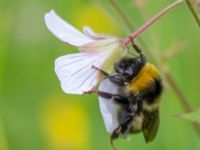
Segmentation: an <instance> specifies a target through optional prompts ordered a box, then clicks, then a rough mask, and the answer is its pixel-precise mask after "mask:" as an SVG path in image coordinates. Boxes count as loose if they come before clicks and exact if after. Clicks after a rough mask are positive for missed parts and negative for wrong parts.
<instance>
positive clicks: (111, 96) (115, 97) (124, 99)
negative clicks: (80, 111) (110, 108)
mask: <svg viewBox="0 0 200 150" xmlns="http://www.w3.org/2000/svg"><path fill="white" fill-rule="evenodd" d="M84 94H89V95H90V94H96V95H98V96H100V97H103V98H106V99H109V100H113V101H115V102H116V103H117V104H128V101H127V97H124V96H121V95H117V94H111V93H107V92H102V91H96V90H91V91H87V92H84Z"/></svg>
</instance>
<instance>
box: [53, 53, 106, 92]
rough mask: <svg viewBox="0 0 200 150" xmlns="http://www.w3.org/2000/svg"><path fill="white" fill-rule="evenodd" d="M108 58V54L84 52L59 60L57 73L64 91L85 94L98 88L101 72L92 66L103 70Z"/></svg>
mask: <svg viewBox="0 0 200 150" xmlns="http://www.w3.org/2000/svg"><path fill="white" fill-rule="evenodd" d="M106 56H107V52H104V53H102V52H101V53H100V52H96V53H86V52H82V53H77V54H70V55H66V56H62V57H59V58H57V59H56V61H55V72H56V74H57V76H58V78H59V80H60V82H61V86H62V89H63V91H64V92H65V93H68V94H83V92H86V91H89V90H91V89H92V88H93V87H94V86H96V84H97V82H98V80H99V71H97V70H96V69H94V68H92V65H94V66H96V67H98V68H101V66H102V65H103V63H104V61H105V59H106Z"/></svg>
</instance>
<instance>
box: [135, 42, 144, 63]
mask: <svg viewBox="0 0 200 150" xmlns="http://www.w3.org/2000/svg"><path fill="white" fill-rule="evenodd" d="M132 46H133V48H134V49H135V51H136V52H137V53H138V54H140V59H141V62H142V63H143V64H145V63H146V57H145V56H144V54H143V52H142V50H141V49H140V48H139V47H138V46H137V45H136V44H135V43H134V42H133V41H132Z"/></svg>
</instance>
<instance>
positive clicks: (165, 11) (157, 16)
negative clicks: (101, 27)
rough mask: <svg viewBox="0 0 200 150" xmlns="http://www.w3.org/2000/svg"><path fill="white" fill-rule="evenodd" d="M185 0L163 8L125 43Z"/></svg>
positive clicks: (179, 0) (128, 41)
mask: <svg viewBox="0 0 200 150" xmlns="http://www.w3.org/2000/svg"><path fill="white" fill-rule="evenodd" d="M182 2H183V0H178V1H176V2H174V3H172V4H170V5H169V6H167V7H166V8H164V9H163V10H161V11H160V12H159V13H158V14H157V15H155V16H154V17H153V18H151V19H150V20H149V21H147V22H146V23H145V24H144V25H143V26H141V27H140V28H139V29H137V31H136V32H134V33H133V34H131V35H130V36H129V37H128V38H127V39H126V40H124V44H125V45H128V44H129V43H130V42H131V41H133V40H134V39H135V38H136V37H138V36H139V35H140V34H141V33H143V32H144V31H145V30H146V29H147V28H149V27H150V26H151V25H152V24H154V23H155V22H156V21H158V19H160V18H161V17H162V16H164V15H165V14H167V13H168V12H169V11H170V10H172V9H173V8H175V7H176V6H178V5H179V4H181V3H182Z"/></svg>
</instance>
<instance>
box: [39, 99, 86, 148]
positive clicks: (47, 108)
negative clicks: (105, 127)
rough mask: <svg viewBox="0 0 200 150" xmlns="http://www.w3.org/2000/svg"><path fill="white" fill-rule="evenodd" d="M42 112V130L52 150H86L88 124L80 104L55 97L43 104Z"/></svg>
mask: <svg viewBox="0 0 200 150" xmlns="http://www.w3.org/2000/svg"><path fill="white" fill-rule="evenodd" d="M42 111H43V115H42V123H43V129H44V130H45V134H46V137H47V140H48V142H49V144H50V146H51V147H52V149H53V150H86V149H88V147H89V127H88V125H89V123H88V119H87V116H86V114H85V111H84V109H83V107H81V106H80V104H75V103H67V102H65V101H64V99H63V98H60V99H59V96H56V97H55V98H54V97H53V98H50V100H49V101H47V103H45V105H44V108H43V109H42Z"/></svg>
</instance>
